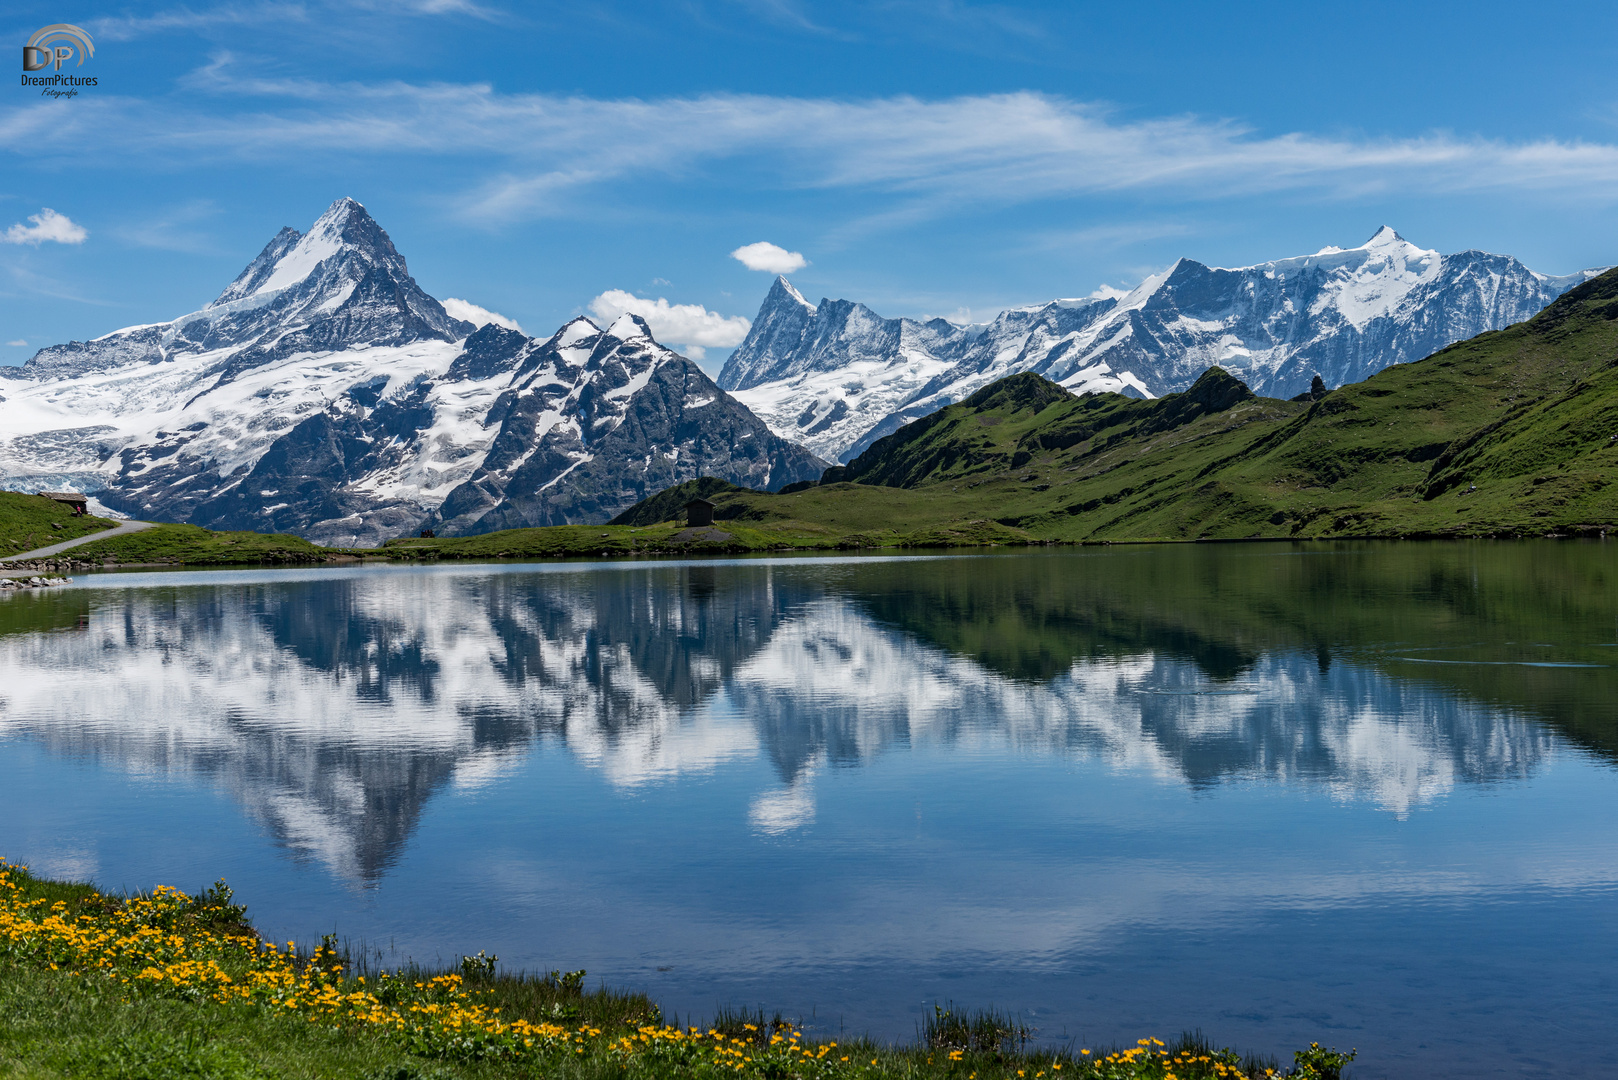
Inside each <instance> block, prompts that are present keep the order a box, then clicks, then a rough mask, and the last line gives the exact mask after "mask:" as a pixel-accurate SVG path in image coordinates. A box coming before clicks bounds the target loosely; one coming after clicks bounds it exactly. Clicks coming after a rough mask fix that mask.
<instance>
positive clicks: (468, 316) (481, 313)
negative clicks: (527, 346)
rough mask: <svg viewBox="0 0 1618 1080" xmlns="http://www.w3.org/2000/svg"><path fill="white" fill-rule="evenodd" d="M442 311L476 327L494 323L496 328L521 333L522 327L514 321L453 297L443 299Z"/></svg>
mask: <svg viewBox="0 0 1618 1080" xmlns="http://www.w3.org/2000/svg"><path fill="white" fill-rule="evenodd" d="M444 310H445V311H447V312H449V314H450V317H451V318H454V319H465V320H466V321H467V322H469V323H472V324H474V325H476V326H488V325H489V324H490V323H494V324H495V325H496V326H503V327H505V328H506V329H507V330H515V331H517V333H519V334H520V333H522V327H520V326H518V325H517V320H516V319H508V318H506V317H505V316H504V315H502V314H500V313H499V312H497V311H490V310H489V309H488V308H486V307H479V306H478V305H476V304H474V303H472V302H471V301H470V300H457V299H456V298H455V297H453V296H446V297H445V298H444Z"/></svg>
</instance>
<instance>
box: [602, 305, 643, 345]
mask: <svg viewBox="0 0 1618 1080" xmlns="http://www.w3.org/2000/svg"><path fill="white" fill-rule="evenodd" d="M591 325H594V324H593V323H592V324H591ZM605 333H606V334H607V336H608V337H615V338H617V339H618V340H619V341H633V340H635V339H636V338H642V337H643V338H650V337H651V336H652V328H651V327H650V326H648V325H647V323H646V320H645V319H643V318H641V317H640V316H639V315H636V314H633V313H632V312H628V311H626V312H624V313H623V314H622V315H620V316H618V317H617V318H616V319H614V320H612V325H611V326H609V327H607V329H606V331H605Z"/></svg>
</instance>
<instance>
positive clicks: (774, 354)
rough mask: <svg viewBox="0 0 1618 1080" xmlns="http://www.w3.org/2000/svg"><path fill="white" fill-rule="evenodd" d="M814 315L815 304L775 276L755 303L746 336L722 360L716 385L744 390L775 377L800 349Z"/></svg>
mask: <svg viewBox="0 0 1618 1080" xmlns="http://www.w3.org/2000/svg"><path fill="white" fill-rule="evenodd" d="M816 314H817V309H816V308H815V305H813V304H811V303H810V302H809V301H807V300H805V299H804V298H803V294H802V293H800V292H799V291H798V290H797V289H795V288H793V286H792V282H790V281H788V280H787V279H786V278H785V277H780V276H777V277H776V279H775V283H774V284H773V285H771V286H770V291H769V293H768V294H767V295H766V296H765V297H764V303H763V304H761V305H760V306H759V309H758V317H757V318H755V319H754V320H753V326H752V328H751V329H750V330H749V331H748V334H747V339H746V340H745V341H743V342H742V344H741V347H740V348H738V349H736V350H735V351H734V352H732V353H731V354H730V359H728V360H726V361H725V366H724V369H723V370H721V371H720V373H719V385H720V386H723V387H725V388H726V389H730V390H745V389H747V388H749V387H752V386H756V385H758V384H759V383H761V382H765V381H767V380H769V379H771V378H773V377H775V376H776V373H777V371H778V369H779V368H780V367H781V366H782V365H784V364H787V363H790V361H791V360H792V359H793V358H794V357H795V356H796V355H797V354H798V353H799V352H800V351H801V349H802V348H803V342H804V337H805V331H806V330H807V329H808V327H809V326H810V323H811V321H812V320H813V319H814V318H815V315H816Z"/></svg>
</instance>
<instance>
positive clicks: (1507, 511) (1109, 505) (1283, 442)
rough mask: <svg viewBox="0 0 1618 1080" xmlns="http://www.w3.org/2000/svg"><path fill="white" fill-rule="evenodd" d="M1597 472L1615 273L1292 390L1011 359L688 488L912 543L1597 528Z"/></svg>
mask: <svg viewBox="0 0 1618 1080" xmlns="http://www.w3.org/2000/svg"><path fill="white" fill-rule="evenodd" d="M1615 479H1618V269H1614V270H1609V271H1607V272H1606V273H1604V274H1601V275H1600V276H1598V277H1596V278H1593V279H1591V280H1590V281H1587V282H1585V283H1583V284H1582V285H1578V286H1575V287H1574V288H1572V289H1570V290H1568V291H1567V292H1566V293H1564V294H1563V295H1562V296H1561V297H1559V298H1557V299H1556V300H1555V301H1553V302H1552V303H1551V305H1550V306H1549V307H1547V308H1546V309H1545V310H1544V311H1541V312H1540V313H1539V314H1537V315H1535V316H1534V317H1533V318H1531V319H1528V320H1526V321H1524V322H1521V323H1518V324H1516V325H1514V326H1510V327H1508V328H1506V329H1504V330H1499V331H1490V332H1487V333H1483V334H1479V335H1477V336H1476V337H1473V338H1469V339H1467V340H1466V341H1463V342H1458V343H1456V344H1454V345H1451V346H1449V347H1448V348H1446V349H1441V350H1439V351H1438V352H1437V353H1434V354H1433V355H1432V356H1429V357H1426V358H1425V359H1422V360H1419V361H1416V362H1413V363H1408V364H1394V365H1391V366H1389V367H1386V368H1383V369H1382V370H1381V371H1378V372H1376V373H1375V374H1374V375H1372V376H1370V377H1369V378H1366V379H1363V380H1360V381H1358V382H1354V383H1349V384H1347V385H1344V386H1340V387H1337V388H1336V389H1333V390H1323V391H1322V392H1320V393H1319V394H1315V393H1309V394H1304V395H1301V399H1299V400H1283V399H1280V398H1273V397H1261V396H1259V395H1256V394H1254V393H1253V392H1252V390H1251V389H1250V388H1249V387H1247V386H1246V385H1244V384H1243V383H1242V381H1241V380H1239V379H1237V378H1236V377H1235V376H1234V375H1233V374H1232V373H1230V372H1228V371H1226V370H1224V369H1223V368H1220V367H1212V368H1209V369H1208V370H1207V371H1205V372H1203V374H1202V375H1201V376H1200V377H1199V378H1198V379H1197V380H1196V382H1195V383H1193V384H1192V385H1191V386H1190V387H1189V388H1188V389H1186V390H1184V391H1180V392H1178V393H1174V394H1168V395H1165V396H1164V397H1161V398H1155V399H1150V400H1142V399H1137V398H1130V397H1127V396H1124V395H1122V394H1115V393H1092V394H1084V395H1078V394H1074V393H1073V392H1071V391H1070V390H1068V389H1067V388H1065V387H1063V386H1060V385H1058V384H1056V383H1054V382H1051V381H1050V380H1048V379H1045V378H1044V377H1042V376H1040V375H1037V374H1035V373H1033V372H1020V373H1018V374H1016V375H1011V376H1007V377H1006V378H1004V379H1000V380H998V381H996V382H994V383H991V384H989V385H988V386H985V387H983V388H982V389H980V390H978V391H976V392H975V393H973V394H971V395H970V396H968V397H967V398H966V399H965V400H963V401H960V402H957V403H955V404H953V405H948V406H945V407H944V408H942V409H939V410H937V411H935V412H932V413H929V414H928V415H927V416H925V417H923V418H922V419H920V420H916V421H912V422H911V423H909V424H906V425H904V426H903V427H901V428H900V429H899V430H897V431H895V432H893V433H891V434H889V435H885V436H883V437H882V438H880V439H877V440H876V441H875V442H873V443H872V444H871V445H870V446H869V447H867V448H866V449H865V450H864V451H862V452H861V453H860V454H859V455H857V456H856V457H854V458H853V459H852V460H850V461H849V462H848V463H847V464H845V465H838V466H834V467H832V468H830V469H827V470H826V472H825V474H824V475H823V476H822V477H821V480H820V482H819V484H818V485H814V486H809V485H796V484H795V485H789V486H787V487H786V488H783V489H782V491H781V492H780V493H779V494H762V493H758V492H745V491H736V490H728V491H721V490H718V489H717V488H714V487H713V486H712V485H713V484H714V482H713V481H698V482H693V483H707V484H709V485H710V487H709V491H710V493H709V494H708V496H707V497H708V498H709V499H710V500H711V501H712V502H714V503H715V504H716V505H717V508H716V510H715V514H714V516H715V518H716V520H717V522H718V525H719V527H720V528H730V527H732V526H731V525H730V523H731V522H735V523H737V525H738V526H741V527H745V528H747V529H752V530H759V531H762V532H764V533H773V534H775V535H777V536H781V537H791V536H803V537H812V538H815V539H816V540H817V542H819V543H821V544H822V545H824V546H839V545H840V546H851V547H878V546H893V545H899V546H911V547H922V546H939V545H957V544H981V543H1014V544H1027V543H1030V542H1045V543H1050V542H1065V543H1074V542H1078V543H1096V542H1111V541H1120V542H1129V541H1143V540H1198V539H1209V540H1214V539H1219V540H1236V539H1257V538H1270V539H1288V538H1290V539H1300V540H1304V539H1325V538H1342V537H1422V536H1425V537H1513V536H1515V537H1522V536H1547V535H1550V536H1567V535H1585V536H1607V535H1609V534H1611V533H1613V532H1618V483H1615ZM691 486H693V485H692V484H688V485H686V487H687V488H689V487H691ZM677 501H678V500H677V499H671V498H670V496H669V494H668V493H663V494H660V495H659V496H657V497H656V498H654V499H651V500H648V501H647V502H646V503H645V504H642V507H639V508H631V509H630V510H628V511H626V512H625V513H624V515H622V516H621V517H620V518H619V520H620V521H622V522H624V523H625V524H626V525H634V526H644V525H645V524H648V522H647V521H645V520H643V518H642V517H641V515H642V511H643V510H649V511H650V516H657V515H659V514H660V513H662V511H660V510H659V509H657V508H658V507H659V506H666V505H668V504H669V503H671V502H677ZM738 531H740V530H738ZM775 542H780V541H775Z"/></svg>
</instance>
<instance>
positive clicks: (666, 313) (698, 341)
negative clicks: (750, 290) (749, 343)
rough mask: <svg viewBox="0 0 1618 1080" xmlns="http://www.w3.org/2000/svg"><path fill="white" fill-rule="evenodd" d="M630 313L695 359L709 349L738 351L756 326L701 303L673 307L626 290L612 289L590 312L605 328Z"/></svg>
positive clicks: (593, 305)
mask: <svg viewBox="0 0 1618 1080" xmlns="http://www.w3.org/2000/svg"><path fill="white" fill-rule="evenodd" d="M626 312H627V313H629V314H633V315H639V316H640V317H641V318H643V319H645V320H646V325H648V326H650V327H651V328H652V336H653V337H655V338H656V339H657V340H659V341H661V342H664V343H666V344H670V345H678V346H681V347H682V350H683V351H684V352H685V353H686V355H688V356H690V357H691V359H693V360H701V359H703V358H705V357H706V356H707V354H708V350H709V349H732V348H735V347H736V346H737V345H740V344H741V343H742V339H743V338H745V337H746V336H747V331H748V330H750V329H752V327H753V324H752V322H751V321H750V320H748V319H747V318H745V317H744V316H741V315H721V314H719V313H718V312H717V311H709V310H708V309H707V308H705V307H703V306H702V305H701V304H671V303H669V302H668V301H667V300H664V299H663V298H662V297H658V298H657V299H656V300H648V299H646V298H644V297H640V296H636V295H635V294H634V293H629V292H625V291H624V290H623V289H608V290H607V291H606V292H604V293H602V294H601V295H600V296H598V297H596V298H595V299H594V300H592V301H590V313H591V314H592V315H594V316H595V317H596V318H598V319H601V320H602V324H603V325H608V324H610V323H611V322H612V320H614V319H616V318H617V317H618V316H620V315H623V314H625V313H626Z"/></svg>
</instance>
